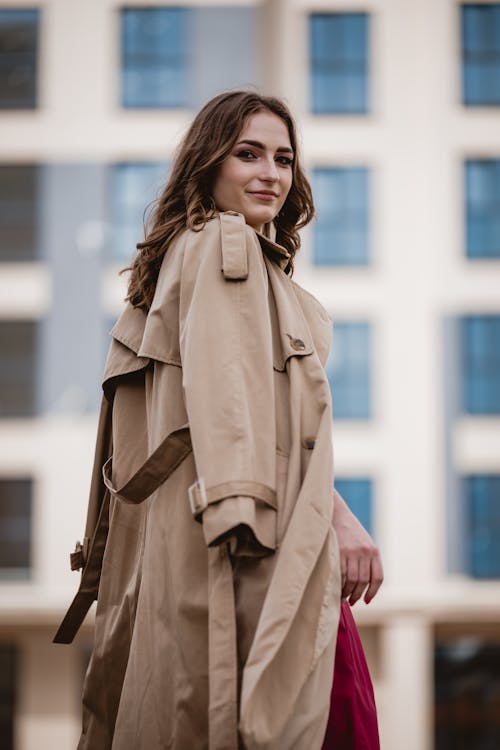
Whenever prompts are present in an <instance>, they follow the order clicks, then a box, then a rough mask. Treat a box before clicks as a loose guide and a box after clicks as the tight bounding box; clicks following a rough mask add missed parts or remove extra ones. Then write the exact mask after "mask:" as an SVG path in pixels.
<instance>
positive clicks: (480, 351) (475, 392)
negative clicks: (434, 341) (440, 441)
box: [462, 315, 500, 414]
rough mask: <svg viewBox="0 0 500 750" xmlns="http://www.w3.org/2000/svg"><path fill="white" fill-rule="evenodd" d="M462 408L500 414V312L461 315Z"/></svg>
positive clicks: (467, 411)
mask: <svg viewBox="0 0 500 750" xmlns="http://www.w3.org/2000/svg"><path fill="white" fill-rule="evenodd" d="M462 357H463V362H462V373H463V409H464V411H465V413H467V414H500V315H467V316H464V317H463V318H462Z"/></svg>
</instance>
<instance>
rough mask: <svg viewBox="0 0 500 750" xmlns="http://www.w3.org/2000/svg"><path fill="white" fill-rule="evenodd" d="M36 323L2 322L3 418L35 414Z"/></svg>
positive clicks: (0, 377)
mask: <svg viewBox="0 0 500 750" xmlns="http://www.w3.org/2000/svg"><path fill="white" fill-rule="evenodd" d="M36 334H37V329H36V323H34V322H33V321H25V320H3V321H1V322H0V351H1V352H2V368H1V370H0V418H2V417H31V416H33V415H34V414H35V379H36V369H37V368H36Z"/></svg>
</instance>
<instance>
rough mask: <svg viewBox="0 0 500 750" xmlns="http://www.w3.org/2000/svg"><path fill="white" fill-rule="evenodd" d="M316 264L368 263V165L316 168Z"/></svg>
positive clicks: (314, 247) (314, 177) (314, 244)
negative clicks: (366, 166)
mask: <svg viewBox="0 0 500 750" xmlns="http://www.w3.org/2000/svg"><path fill="white" fill-rule="evenodd" d="M313 191H314V196H315V203H316V209H317V215H318V218H317V221H316V222H315V224H314V239H313V263H314V265H339V266H345V265H349V266H351V265H365V264H367V263H368V171H367V169H366V168H364V167H347V168H345V167H342V168H340V167H335V168H331V169H315V170H314V172H313Z"/></svg>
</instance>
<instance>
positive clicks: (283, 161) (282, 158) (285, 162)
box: [276, 156, 293, 167]
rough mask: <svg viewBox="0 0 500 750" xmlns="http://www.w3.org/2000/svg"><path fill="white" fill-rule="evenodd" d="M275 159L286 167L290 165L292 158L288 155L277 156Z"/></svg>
mask: <svg viewBox="0 0 500 750" xmlns="http://www.w3.org/2000/svg"><path fill="white" fill-rule="evenodd" d="M276 161H278V162H279V163H280V164H283V165H284V166H286V167H291V166H292V163H293V159H291V158H290V157H289V156H278V157H277V158H276Z"/></svg>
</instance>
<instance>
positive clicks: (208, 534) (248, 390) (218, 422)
mask: <svg viewBox="0 0 500 750" xmlns="http://www.w3.org/2000/svg"><path fill="white" fill-rule="evenodd" d="M179 335H180V351H181V361H182V369H183V375H182V378H183V393H184V398H185V404H186V410H187V414H188V420H189V426H190V432H191V442H192V446H193V453H194V460H195V465H196V471H197V480H196V482H195V483H194V484H193V485H191V487H190V488H189V500H190V504H191V510H192V512H193V514H194V516H195V518H196V519H197V520H198V521H200V522H202V523H203V532H204V536H205V541H206V543H207V545H209V546H214V545H218V544H220V543H221V542H223V541H229V542H230V550H231V552H232V553H233V554H234V555H236V556H239V555H250V556H262V555H266V554H271V553H272V552H273V550H274V549H275V547H276V513H277V508H276V488H275V450H276V426H275V405H274V376H273V358H272V334H271V319H270V312H269V304H268V277H267V271H266V266H265V263H264V259H263V256H262V250H261V248H260V245H259V243H258V240H257V237H256V235H255V233H254V232H253V230H252V229H250V228H249V227H247V226H246V224H245V220H244V217H243V216H242V215H241V214H236V213H233V212H226V213H221V214H220V215H219V216H218V217H217V218H215V219H212V220H211V221H210V222H208V223H207V225H206V226H205V228H204V229H203V230H202V231H200V232H191V231H189V232H187V233H186V244H185V248H184V256H183V263H182V273H181V289H180V323H179Z"/></svg>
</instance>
